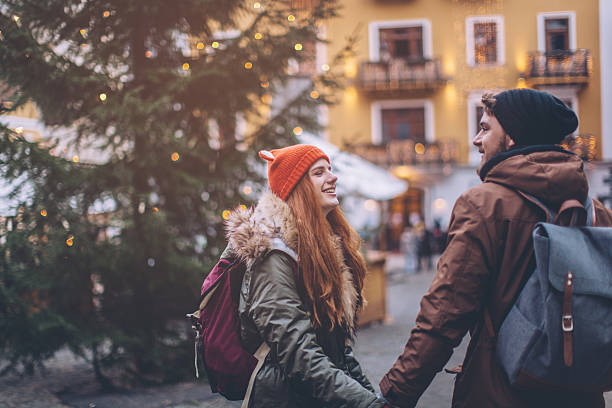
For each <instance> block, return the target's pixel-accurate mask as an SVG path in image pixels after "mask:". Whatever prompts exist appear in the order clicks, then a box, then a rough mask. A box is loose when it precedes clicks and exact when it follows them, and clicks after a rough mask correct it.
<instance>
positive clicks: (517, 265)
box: [380, 89, 612, 408]
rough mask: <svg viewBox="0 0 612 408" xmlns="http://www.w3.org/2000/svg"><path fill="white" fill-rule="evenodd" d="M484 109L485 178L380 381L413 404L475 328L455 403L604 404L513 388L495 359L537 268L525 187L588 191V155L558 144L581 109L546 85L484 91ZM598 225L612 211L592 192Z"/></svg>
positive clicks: (597, 397)
mask: <svg viewBox="0 0 612 408" xmlns="http://www.w3.org/2000/svg"><path fill="white" fill-rule="evenodd" d="M482 102H483V104H484V106H485V111H484V114H483V116H482V119H481V121H480V131H479V133H478V134H477V135H476V137H475V139H474V142H473V143H474V145H475V146H476V147H477V148H478V150H479V152H480V153H481V155H482V161H481V163H480V165H479V166H478V169H477V173H478V175H479V177H480V178H481V180H482V184H480V185H477V186H475V187H472V188H471V189H469V190H467V191H466V192H464V193H463V194H462V195H461V196H460V197H459V198H458V199H457V202H456V203H455V207H454V208H453V212H452V215H451V221H450V226H449V231H448V240H447V248H446V249H445V251H444V253H443V254H442V256H441V258H440V260H439V262H438V269H437V274H436V276H435V278H434V280H433V282H432V284H431V286H430V288H429V291H428V292H427V293H426V294H425V296H424V297H423V299H422V300H421V309H420V311H419V314H418V316H417V319H416V327H415V328H414V329H413V330H412V333H411V335H410V338H409V339H408V342H407V344H406V346H405V348H404V352H403V354H402V355H401V356H400V357H399V358H398V359H397V361H396V362H395V364H394V365H393V367H392V368H391V369H390V370H389V371H388V373H387V374H385V376H384V377H383V378H382V380H381V382H380V388H381V391H382V394H383V395H384V397H385V398H386V399H387V400H388V401H389V402H391V403H392V404H393V405H394V406H398V407H414V406H415V405H416V403H417V401H418V399H419V397H420V396H421V395H422V393H423V392H424V391H425V389H426V388H427V387H428V386H429V384H430V383H431V381H432V379H433V377H434V376H435V375H436V373H437V372H439V371H441V370H442V368H443V367H444V365H445V364H446V363H447V362H448V360H449V358H450V356H451V354H452V352H453V348H454V347H456V346H457V345H459V344H460V343H461V340H462V338H463V336H464V335H465V334H466V333H467V332H468V331H469V332H470V335H471V339H470V344H469V346H468V350H467V353H466V356H465V359H464V361H463V364H462V366H458V367H455V368H453V369H450V370H447V371H448V372H453V373H456V375H457V377H456V381H455V389H454V393H453V402H452V406H453V407H478V408H487V407H512V408H522V407H581V408H582V407H604V399H603V395H602V393H587V392H584V393H572V392H567V391H563V390H558V391H556V392H544V391H525V390H520V389H518V388H515V387H513V386H511V385H510V383H509V381H508V378H507V376H506V374H505V373H504V372H503V369H502V368H501V365H500V363H499V362H498V361H497V359H496V356H495V335H494V334H493V335H492V334H490V333H491V332H490V331H489V330H487V329H486V328H485V327H484V326H485V323H484V313H483V310H484V308H485V307H486V308H487V310H489V312H490V314H491V318H492V323H493V326H494V327H493V328H492V329H493V332H494V333H497V331H498V330H499V327H500V325H501V324H502V322H503V320H504V318H505V316H506V314H507V313H508V312H509V310H510V308H511V307H512V305H513V303H514V301H515V299H516V297H517V296H518V294H519V292H520V290H521V288H522V285H523V283H524V282H525V281H526V280H527V278H528V276H529V275H530V273H531V272H532V271H533V270H534V267H535V263H534V252H533V240H532V231H533V228H534V226H535V224H536V223H537V222H539V221H543V219H544V214H542V213H541V210H540V209H539V208H538V207H536V206H534V205H532V204H531V203H529V202H527V200H526V199H524V198H523V197H522V196H521V195H520V194H519V193H518V192H517V191H516V190H520V191H523V192H525V193H527V194H530V195H532V196H535V197H536V198H538V199H539V200H541V201H543V202H544V203H545V204H546V205H547V206H548V207H550V208H554V209H555V210H557V209H558V208H559V205H560V204H561V203H562V202H564V201H565V200H568V199H577V200H579V201H580V202H584V201H585V199H586V198H587V194H588V183H587V178H586V176H585V174H584V170H583V166H584V164H583V162H582V160H581V159H580V158H579V157H578V156H576V155H575V154H573V153H571V152H568V151H565V150H563V148H561V147H560V146H558V144H559V143H561V141H562V140H563V139H564V138H565V136H566V135H568V134H571V133H572V132H574V131H575V130H576V127H577V126H578V118H577V117H576V114H575V113H574V112H573V111H572V110H570V109H569V108H567V107H566V106H565V104H564V103H563V102H562V101H560V100H559V99H558V98H556V97H554V96H552V95H550V94H548V93H546V92H542V91H535V90H531V89H513V90H508V91H504V92H501V93H498V94H496V95H492V94H485V95H483V97H482ZM592 201H593V208H594V213H595V219H596V220H597V224H596V225H597V226H612V211H610V210H608V209H606V208H605V207H604V206H603V205H602V204H601V202H599V201H597V200H595V199H593V200H592Z"/></svg>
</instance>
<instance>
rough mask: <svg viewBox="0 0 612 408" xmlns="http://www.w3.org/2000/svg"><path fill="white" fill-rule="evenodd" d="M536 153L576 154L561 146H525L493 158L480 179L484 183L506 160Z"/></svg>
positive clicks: (481, 173)
mask: <svg viewBox="0 0 612 408" xmlns="http://www.w3.org/2000/svg"><path fill="white" fill-rule="evenodd" d="M536 152H562V153H567V154H571V155H573V154H574V153H572V152H569V151H567V150H565V149H563V148H562V147H561V146H557V145H533V146H524V147H517V148H514V149H510V150H507V151H505V152H501V153H497V154H496V155H495V156H493V157H491V158H490V159H489V160H488V161H487V162H486V163H485V164H484V165H483V166H482V167H481V168H480V172H479V174H478V175H479V176H480V179H481V180H482V181H484V180H485V178H486V177H487V173H488V172H489V170H491V169H492V168H493V167H495V166H496V165H497V164H499V163H501V162H503V161H504V160H506V159H508V158H510V157H514V156H518V155H526V154H530V153H536Z"/></svg>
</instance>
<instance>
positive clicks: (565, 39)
mask: <svg viewBox="0 0 612 408" xmlns="http://www.w3.org/2000/svg"><path fill="white" fill-rule="evenodd" d="M545 31H546V52H551V51H563V50H568V49H569V19H567V18H554V19H553V18H551V19H546V20H545Z"/></svg>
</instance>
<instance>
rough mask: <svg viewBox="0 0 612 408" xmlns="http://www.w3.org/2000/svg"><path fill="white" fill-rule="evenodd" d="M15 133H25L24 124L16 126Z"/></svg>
mask: <svg viewBox="0 0 612 408" xmlns="http://www.w3.org/2000/svg"><path fill="white" fill-rule="evenodd" d="M15 133H17V134H18V135H20V134H22V133H23V127H22V126H19V127H16V128H15Z"/></svg>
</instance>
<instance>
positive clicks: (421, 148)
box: [414, 143, 425, 154]
mask: <svg viewBox="0 0 612 408" xmlns="http://www.w3.org/2000/svg"><path fill="white" fill-rule="evenodd" d="M414 151H415V152H416V154H423V153H425V146H424V145H423V143H417V144H415V145H414Z"/></svg>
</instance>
